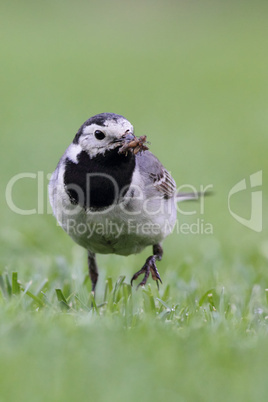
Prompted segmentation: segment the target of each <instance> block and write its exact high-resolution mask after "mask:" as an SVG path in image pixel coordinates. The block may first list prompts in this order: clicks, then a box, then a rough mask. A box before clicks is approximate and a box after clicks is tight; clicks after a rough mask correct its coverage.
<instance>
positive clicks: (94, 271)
mask: <svg viewBox="0 0 268 402" xmlns="http://www.w3.org/2000/svg"><path fill="white" fill-rule="evenodd" d="M87 261H88V272H89V277H90V279H91V284H92V293H93V294H94V295H95V288H96V285H97V281H98V276H99V273H98V267H97V263H96V256H95V253H91V251H88V259H87Z"/></svg>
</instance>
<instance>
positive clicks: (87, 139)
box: [79, 118, 134, 157]
mask: <svg viewBox="0 0 268 402" xmlns="http://www.w3.org/2000/svg"><path fill="white" fill-rule="evenodd" d="M96 130H99V131H101V132H102V133H103V134H104V135H105V137H104V138H103V139H101V140H98V139H97V138H96V137H95V135H94V133H95V131H96ZM126 132H129V133H132V134H133V132H134V129H133V126H132V124H130V122H129V121H128V120H126V119H124V118H119V119H117V120H107V121H106V122H105V126H99V125H98V124H91V125H89V126H85V127H84V128H83V132H82V134H81V136H80V138H79V145H80V146H81V149H83V150H85V151H87V152H88V154H89V155H90V156H92V157H94V156H96V155H97V154H104V153H105V152H106V151H107V150H111V149H114V148H116V147H117V146H118V144H116V142H115V140H117V139H120V138H121V137H122V136H123V135H124V134H125V133H126Z"/></svg>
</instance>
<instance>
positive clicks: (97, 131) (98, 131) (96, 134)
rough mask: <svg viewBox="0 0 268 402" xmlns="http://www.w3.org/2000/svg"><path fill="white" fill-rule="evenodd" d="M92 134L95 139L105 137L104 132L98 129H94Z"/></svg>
mask: <svg viewBox="0 0 268 402" xmlns="http://www.w3.org/2000/svg"><path fill="white" fill-rule="evenodd" d="M94 135H95V137H96V138H97V140H103V138H105V134H104V133H103V132H102V131H100V130H96V131H95V133H94Z"/></svg>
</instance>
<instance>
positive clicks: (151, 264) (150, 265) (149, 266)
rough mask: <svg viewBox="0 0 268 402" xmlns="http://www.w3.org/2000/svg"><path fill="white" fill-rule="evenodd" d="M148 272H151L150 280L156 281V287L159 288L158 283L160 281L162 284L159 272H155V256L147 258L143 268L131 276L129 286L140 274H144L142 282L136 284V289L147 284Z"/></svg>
mask: <svg viewBox="0 0 268 402" xmlns="http://www.w3.org/2000/svg"><path fill="white" fill-rule="evenodd" d="M150 272H151V275H152V278H153V279H154V280H155V281H156V283H157V286H158V288H159V283H158V281H160V282H161V283H162V280H161V278H160V275H159V272H158V271H157V268H156V265H155V256H154V255H152V256H150V257H148V258H147V260H146V262H145V264H144V266H143V267H142V268H141V269H140V270H139V271H138V272H136V273H135V274H134V275H133V276H132V278H131V281H130V283H131V286H132V283H133V281H134V280H135V279H137V278H138V277H139V276H140V275H141V274H145V275H144V278H143V280H142V281H141V282H140V283H139V284H138V286H137V288H138V287H139V286H144V285H145V284H146V282H147V279H148V278H149V275H150Z"/></svg>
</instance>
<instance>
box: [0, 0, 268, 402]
mask: <svg viewBox="0 0 268 402" xmlns="http://www.w3.org/2000/svg"><path fill="white" fill-rule="evenodd" d="M267 12H268V9H267V3H266V2H265V1H257V2H255V3H254V7H253V5H252V4H251V2H247V1H243V2H240V1H235V2H229V1H227V2H224V3H223V4H221V3H219V2H214V1H205V2H201V3H200V2H196V1H187V2H182V1H178V2H171V1H165V2H164V1H155V2H153V1H150V0H146V1H136V2H122V1H119V0H118V1H116V2H108V1H102V2H98V3H95V2H93V1H88V2H85V1H83V0H79V1H78V2H75V3H74V2H71V1H64V2H63V1H57V2H56V1H47V2H44V3H32V2H30V1H28V0H27V1H26V2H18V1H14V2H1V16H0V19H1V21H0V30H1V33H2V35H1V38H2V39H1V56H2V57H1V75H0V81H1V94H2V97H1V99H2V102H1V136H0V147H1V158H0V194H1V195H2V197H3V198H2V200H1V209H0V214H1V227H0V339H1V342H0V401H1V402H2V401H3V402H6V401H17V400H19V401H26V400H27V401H34V402H36V401H57V402H58V401H73V400H79V401H80V400H81V401H88V400H97V401H106V400H107V401H124V400H128V401H137V400H141V401H158V400H159V401H160V400H163V399H167V400H170V401H182V402H188V401H190V402H192V401H194V402H195V401H206V402H207V401H213V402H214V401H236V402H237V401H243V402H244V401H249V402H251V401H255V400H257V401H266V400H267V391H268V386H267V358H268V356H267V354H268V352H267V351H268V331H267V329H268V328H267V324H268V294H267V290H266V289H268V269H267V266H268V261H267V260H268V232H267V227H268V225H267V213H266V210H267V201H268V197H267V189H268V187H267V171H268V162H267V149H268V137H267V126H268V120H267V79H268V74H267V64H268V56H267V50H266V49H267V47H268V43H267V42H268V40H267V38H268V32H267V30H268V26H267ZM104 111H107V112H116V113H120V114H123V115H125V116H126V117H127V118H129V120H130V121H131V122H132V123H133V124H134V126H135V130H136V134H137V135H145V134H146V135H147V136H148V140H149V141H150V142H151V145H150V149H151V150H152V151H153V152H154V153H155V154H156V155H157V156H158V157H159V159H160V160H161V161H162V162H163V164H164V165H165V166H166V167H167V168H168V169H169V170H170V171H171V172H172V175H173V176H174V178H175V179H176V182H177V185H178V186H181V185H184V184H187V183H189V184H191V185H193V186H196V187H198V186H199V185H201V184H202V185H209V184H212V185H213V191H214V195H213V196H211V197H208V198H207V199H206V200H205V211H204V213H203V214H202V213H200V211H199V210H198V209H199V204H198V203H197V204H195V203H194V204H192V203H189V204H182V205H181V209H182V210H184V211H188V212H189V211H190V212H191V211H193V209H194V208H196V209H197V213H196V214H194V215H182V214H180V215H179V222H180V224H183V223H186V224H188V225H190V224H193V223H195V222H196V220H197V219H203V220H204V222H205V223H210V224H211V225H212V227H213V233H212V234H209V235H208V234H191V235H186V234H183V233H179V234H178V233H176V232H174V233H173V234H172V235H171V236H169V237H168V238H167V239H166V240H165V242H164V256H163V260H162V261H161V262H159V263H158V265H157V266H158V270H159V272H160V275H161V278H162V280H163V285H161V286H160V289H159V291H158V289H157V287H156V284H155V283H154V282H153V281H152V280H151V279H150V280H149V281H148V285H147V286H146V287H145V288H144V289H141V288H140V289H138V290H137V291H136V289H135V287H133V288H131V287H130V285H129V284H130V279H131V277H132V275H133V273H134V272H136V271H137V270H138V269H139V268H140V267H141V266H142V265H143V264H144V261H145V259H146V257H148V255H149V253H150V252H151V250H149V249H146V250H145V251H144V252H142V253H141V254H139V255H133V256H129V257H118V256H114V255H108V256H98V265H99V268H100V278H99V283H98V287H97V293H96V299H95V300H93V299H92V296H91V294H90V282H89V279H88V277H87V267H86V252H85V251H84V250H82V249H81V248H79V247H78V246H76V245H75V244H74V243H73V242H72V241H71V240H70V239H69V238H68V237H67V235H66V234H65V233H63V231H62V230H61V229H60V228H59V227H58V226H57V225H56V221H55V219H54V218H53V216H52V214H51V211H50V209H49V207H48V206H47V189H46V185H47V182H48V180H47V174H49V173H51V172H52V171H53V169H54V168H55V166H56V164H57V162H58V159H59V157H60V156H61V154H62V153H63V151H64V149H65V148H66V147H67V146H68V144H69V143H70V142H71V140H72V138H73V136H74V134H75V132H76V130H77V129H78V128H79V126H80V125H81V124H82V123H83V121H85V120H86V119H87V118H88V117H90V116H91V115H94V114H96V113H100V112H104ZM259 170H262V172H263V185H262V188H261V189H262V191H263V230H262V232H254V231H252V230H250V229H248V228H246V227H245V226H242V225H241V224H239V223H238V222H237V221H236V220H235V219H234V218H233V217H232V216H231V214H230V213H229V211H228V204H227V198H228V193H229V191H230V189H231V188H232V187H233V186H234V185H235V184H236V183H238V182H239V181H240V180H242V179H244V178H246V182H247V185H249V176H250V175H251V174H252V173H254V172H257V171H259ZM22 172H28V173H34V174H37V172H40V173H39V176H38V177H39V184H38V183H37V180H34V179H27V180H22V181H19V182H17V183H16V185H15V186H14V189H13V194H12V197H13V200H14V202H15V204H16V206H18V207H19V208H22V209H23V208H25V209H28V210H29V209H33V208H39V212H42V213H39V214H33V215H19V214H17V213H14V212H13V211H12V210H11V209H10V207H9V206H8V205H7V203H6V200H5V191H6V187H7V184H8V182H9V181H10V179H11V178H12V177H13V176H14V175H16V174H19V173H22ZM42 180H43V182H42ZM38 185H39V191H41V196H40V197H39V198H38V197H37V190H38ZM185 190H186V189H185ZM39 195H40V193H39ZM250 198H251V195H250V190H249V189H247V190H245V191H244V192H241V193H240V194H237V195H236V196H235V197H234V199H233V200H232V204H231V205H232V208H233V211H234V212H236V213H237V214H240V215H241V216H243V217H245V218H249V217H250ZM38 201H39V203H38Z"/></svg>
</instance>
